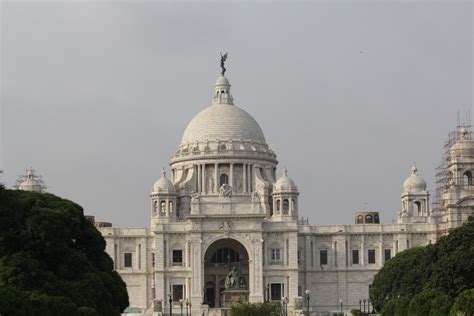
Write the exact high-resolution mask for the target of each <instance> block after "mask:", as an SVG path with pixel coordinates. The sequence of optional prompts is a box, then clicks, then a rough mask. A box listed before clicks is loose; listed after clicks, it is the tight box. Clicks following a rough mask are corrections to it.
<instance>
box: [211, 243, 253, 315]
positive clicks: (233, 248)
mask: <svg viewBox="0 0 474 316" xmlns="http://www.w3.org/2000/svg"><path fill="white" fill-rule="evenodd" d="M234 265H235V266H240V269H241V272H242V275H243V276H244V278H245V280H246V282H247V286H248V284H249V255H248V252H247V250H246V248H245V246H244V245H243V244H241V243H240V242H239V241H237V240H235V239H232V238H223V239H219V240H216V241H215V242H213V243H212V244H211V245H210V246H209V247H208V248H207V250H206V253H205V255H204V285H205V286H204V294H205V297H204V301H205V302H206V304H208V305H209V307H211V308H213V307H217V308H218V307H223V304H224V302H223V299H222V294H221V292H222V291H223V290H224V289H225V286H224V284H225V278H226V276H227V273H229V271H230V270H231V268H232V266H234Z"/></svg>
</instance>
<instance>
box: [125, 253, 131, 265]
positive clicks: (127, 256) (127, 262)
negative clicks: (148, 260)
mask: <svg viewBox="0 0 474 316" xmlns="http://www.w3.org/2000/svg"><path fill="white" fill-rule="evenodd" d="M123 266H124V267H125V268H131V267H132V253H130V252H126V253H124V254H123Z"/></svg>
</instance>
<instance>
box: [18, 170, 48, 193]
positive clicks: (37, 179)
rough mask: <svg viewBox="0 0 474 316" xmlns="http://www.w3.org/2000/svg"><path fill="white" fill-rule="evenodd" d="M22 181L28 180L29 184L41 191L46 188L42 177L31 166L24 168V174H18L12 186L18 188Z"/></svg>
mask: <svg viewBox="0 0 474 316" xmlns="http://www.w3.org/2000/svg"><path fill="white" fill-rule="evenodd" d="M24 182H30V185H33V186H34V190H35V191H39V192H43V191H44V190H46V189H47V187H46V185H45V183H44V181H43V177H42V176H41V175H38V174H36V170H35V169H33V168H32V167H29V168H28V169H26V171H25V173H24V174H22V175H19V176H18V178H17V180H16V182H15V184H14V185H13V188H14V189H16V190H18V189H19V188H20V186H21V184H22V183H24Z"/></svg>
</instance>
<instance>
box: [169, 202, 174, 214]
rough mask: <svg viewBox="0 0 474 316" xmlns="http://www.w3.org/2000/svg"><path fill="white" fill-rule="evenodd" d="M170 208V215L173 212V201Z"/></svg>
mask: <svg viewBox="0 0 474 316" xmlns="http://www.w3.org/2000/svg"><path fill="white" fill-rule="evenodd" d="M168 206H169V208H168V209H169V210H170V213H171V212H173V202H172V201H170V202H169V204H168Z"/></svg>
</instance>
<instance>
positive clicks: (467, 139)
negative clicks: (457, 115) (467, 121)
mask: <svg viewBox="0 0 474 316" xmlns="http://www.w3.org/2000/svg"><path fill="white" fill-rule="evenodd" d="M450 153H451V157H453V158H454V157H460V156H462V157H474V141H472V139H471V135H470V133H469V131H468V130H467V129H466V128H461V129H460V130H459V132H458V140H457V141H456V143H455V144H454V145H453V146H452V147H451V149H450Z"/></svg>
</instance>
